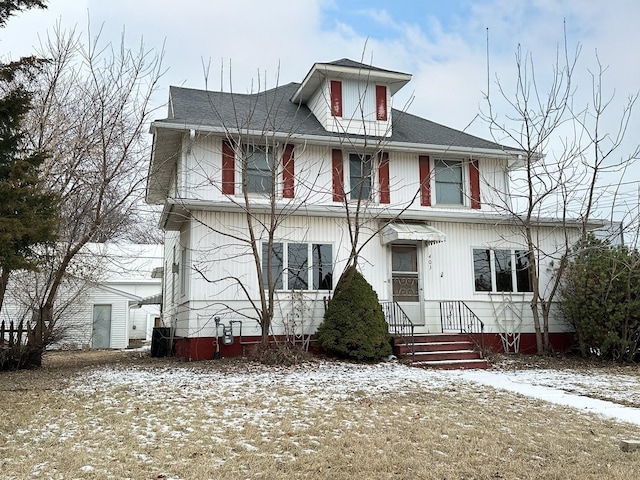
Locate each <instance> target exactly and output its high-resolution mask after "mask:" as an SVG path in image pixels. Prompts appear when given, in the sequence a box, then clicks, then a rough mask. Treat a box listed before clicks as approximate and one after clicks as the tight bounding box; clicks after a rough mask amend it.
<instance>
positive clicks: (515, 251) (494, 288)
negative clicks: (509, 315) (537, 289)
mask: <svg viewBox="0 0 640 480" xmlns="http://www.w3.org/2000/svg"><path fill="white" fill-rule="evenodd" d="M476 251H489V252H490V253H489V269H490V277H491V289H490V290H478V289H477V288H476V285H477V283H476V265H475V261H476V260H475V252H476ZM496 251H501V252H509V263H510V265H511V290H498V280H497V274H498V272H497V270H496V256H495V252H496ZM519 253H520V254H521V255H524V256H526V253H527V252H526V250H525V249H523V248H518V247H472V248H471V260H472V262H471V264H472V265H471V267H472V274H473V275H472V277H473V293H474V294H496V293H517V294H531V292H532V290H533V288H532V286H531V285H529V290H523V291H520V290H519V289H518V269H517V267H516V265H517V262H516V260H517V258H519ZM529 268H531V265H529V266H528V267H527V269H529Z"/></svg>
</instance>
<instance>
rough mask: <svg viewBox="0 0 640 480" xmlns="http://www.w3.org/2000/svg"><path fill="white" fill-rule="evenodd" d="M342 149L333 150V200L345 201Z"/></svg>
mask: <svg viewBox="0 0 640 480" xmlns="http://www.w3.org/2000/svg"><path fill="white" fill-rule="evenodd" d="M343 170H344V165H343V163H342V150H337V149H333V150H331V171H332V172H333V175H332V177H333V201H334V202H342V201H344V188H343V182H344V180H343V178H344V175H343Z"/></svg>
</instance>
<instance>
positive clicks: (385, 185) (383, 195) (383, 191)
mask: <svg viewBox="0 0 640 480" xmlns="http://www.w3.org/2000/svg"><path fill="white" fill-rule="evenodd" d="M378 176H379V181H380V203H390V202H391V192H390V191H389V152H381V153H380V167H379V169H378Z"/></svg>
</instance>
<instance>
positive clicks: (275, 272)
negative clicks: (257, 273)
mask: <svg viewBox="0 0 640 480" xmlns="http://www.w3.org/2000/svg"><path fill="white" fill-rule="evenodd" d="M268 250H269V248H268V244H267V243H266V242H265V243H263V244H262V275H263V278H264V282H265V287H267V272H268V258H269V251H268ZM332 255H333V253H332V246H331V245H330V244H322V243H294V242H290V243H282V242H275V243H274V244H273V248H272V250H271V281H272V282H273V285H274V286H275V289H276V290H332V289H333V256H332Z"/></svg>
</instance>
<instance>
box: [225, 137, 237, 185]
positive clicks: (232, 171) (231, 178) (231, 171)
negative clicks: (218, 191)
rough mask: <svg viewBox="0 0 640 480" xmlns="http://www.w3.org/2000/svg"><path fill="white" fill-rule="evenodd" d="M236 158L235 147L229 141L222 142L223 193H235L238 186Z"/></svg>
mask: <svg viewBox="0 0 640 480" xmlns="http://www.w3.org/2000/svg"><path fill="white" fill-rule="evenodd" d="M235 163H236V159H235V152H234V151H233V147H232V146H231V144H230V143H229V142H222V193H224V194H225V195H233V194H234V193H235V186H236V180H235V175H236V167H235Z"/></svg>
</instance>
